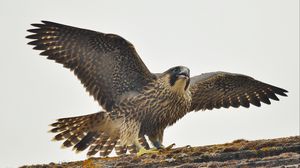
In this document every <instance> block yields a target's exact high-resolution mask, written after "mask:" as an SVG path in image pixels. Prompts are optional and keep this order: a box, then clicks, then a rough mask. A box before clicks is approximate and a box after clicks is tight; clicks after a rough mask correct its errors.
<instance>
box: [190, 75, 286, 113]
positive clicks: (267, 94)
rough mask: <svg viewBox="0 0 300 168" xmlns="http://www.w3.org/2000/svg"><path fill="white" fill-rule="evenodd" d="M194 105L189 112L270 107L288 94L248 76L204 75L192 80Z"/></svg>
mask: <svg viewBox="0 0 300 168" xmlns="http://www.w3.org/2000/svg"><path fill="white" fill-rule="evenodd" d="M190 91H191V94H192V105H191V109H190V111H193V110H195V111H198V110H206V109H208V110H211V109H213V108H221V107H225V108H228V107H230V106H232V107H239V106H243V107H249V106H250V103H251V104H253V105H255V106H260V105H261V103H260V102H264V103H266V104H271V102H270V100H269V99H273V100H279V99H278V98H277V96H276V94H278V95H281V96H287V95H286V94H285V93H287V91H286V90H284V89H282V88H278V87H276V86H272V85H269V84H266V83H263V82H260V81H257V80H255V79H253V78H251V77H249V76H245V75H241V74H233V73H227V72H212V73H205V74H202V75H199V76H195V77H192V78H191V86H190Z"/></svg>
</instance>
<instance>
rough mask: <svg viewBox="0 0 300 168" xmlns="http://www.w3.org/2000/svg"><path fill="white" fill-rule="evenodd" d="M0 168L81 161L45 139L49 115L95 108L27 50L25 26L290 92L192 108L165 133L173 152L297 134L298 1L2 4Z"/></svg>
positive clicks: (30, 0) (63, 74) (161, 66)
mask: <svg viewBox="0 0 300 168" xmlns="http://www.w3.org/2000/svg"><path fill="white" fill-rule="evenodd" d="M0 20H1V31H0V37H1V38H0V46H1V54H0V77H1V78H0V82H1V87H0V93H1V94H0V129H1V135H0V144H1V152H0V167H7V168H9V167H16V166H21V165H24V164H38V163H49V162H63V161H74V160H83V159H85V158H86V157H85V154H86V151H84V152H82V153H80V154H76V153H75V152H73V151H72V150H71V149H61V148H60V146H61V144H62V142H52V141H50V140H51V139H52V137H53V136H54V134H51V133H48V132H47V131H48V130H49V129H50V127H49V126H48V125H49V124H51V123H53V122H54V121H55V119H57V118H62V117H71V116H77V115H84V114H89V113H94V112H97V111H99V110H100V109H101V108H100V107H99V106H98V104H97V103H96V102H95V101H94V100H93V98H92V97H90V96H88V94H87V93H86V92H85V89H84V88H83V86H82V85H81V84H80V82H79V80H77V78H76V77H75V76H74V75H73V74H72V73H70V71H69V70H68V69H65V68H63V67H62V65H60V64H56V63H54V62H53V61H50V60H47V59H46V58H45V57H41V56H39V55H38V53H39V52H37V51H34V50H32V47H31V46H29V45H27V44H26V43H27V42H29V40H28V39H25V36H26V35H28V32H26V30H27V29H29V28H31V26H30V24H31V23H36V22H40V20H49V21H54V22H59V23H63V24H67V25H72V26H76V27H81V28H88V29H91V30H96V31H100V32H106V33H114V34H119V35H121V36H122V37H124V38H126V39H127V40H128V41H130V42H132V43H133V44H134V45H135V47H136V49H137V51H138V53H139V55H140V56H141V58H142V60H143V61H144V62H145V64H146V65H147V66H148V68H149V69H150V71H152V72H162V71H165V70H167V69H168V68H170V67H173V66H176V65H185V66H187V67H189V68H190V70H191V75H192V76H193V75H198V74H201V73H204V72H212V71H227V72H233V73H241V74H245V75H249V76H252V77H254V78H255V79H258V80H261V81H263V82H266V83H269V84H272V85H275V86H278V87H282V88H284V89H286V90H288V91H289V93H288V97H279V98H280V101H279V102H274V101H272V104H271V105H266V104H263V105H262V107H259V108H258V107H254V106H251V107H250V108H249V109H246V108H242V107H241V108H238V109H235V108H229V109H219V110H212V111H205V112H192V113H190V114H188V115H186V116H185V117H184V118H182V119H181V120H180V121H178V122H177V123H176V124H175V125H173V126H172V127H169V128H167V129H166V132H165V137H164V144H165V145H169V144H171V143H176V145H177V147H179V146H185V145H192V146H202V145H208V144H216V143H226V142H231V141H233V140H235V139H241V138H243V139H248V140H255V139H262V138H277V137H285V136H295V135H299V1H297V0H288V1H287V0H226V1H225V0H194V1H192V0H191V1H174V0H166V1H159V0H157V1H153V0H152V1H144V0H134V1H133V0H131V1H130V0H129V1H115V0H107V1H102V0H94V1H75V0H74V1H62V0H51V1H50V0H49V1H41V0H26V1H16V0H0Z"/></svg>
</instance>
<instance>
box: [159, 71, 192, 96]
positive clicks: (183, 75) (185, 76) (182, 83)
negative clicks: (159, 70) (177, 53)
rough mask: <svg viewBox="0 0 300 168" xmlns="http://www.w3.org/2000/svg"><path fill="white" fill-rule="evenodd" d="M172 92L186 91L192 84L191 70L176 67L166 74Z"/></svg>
mask: <svg viewBox="0 0 300 168" xmlns="http://www.w3.org/2000/svg"><path fill="white" fill-rule="evenodd" d="M164 76H166V77H167V81H168V83H169V85H170V87H171V89H172V90H175V91H186V90H187V89H188V87H189V84H190V70H189V69H188V68H187V67H184V66H176V67H173V68H170V69H168V70H167V71H165V72H164Z"/></svg>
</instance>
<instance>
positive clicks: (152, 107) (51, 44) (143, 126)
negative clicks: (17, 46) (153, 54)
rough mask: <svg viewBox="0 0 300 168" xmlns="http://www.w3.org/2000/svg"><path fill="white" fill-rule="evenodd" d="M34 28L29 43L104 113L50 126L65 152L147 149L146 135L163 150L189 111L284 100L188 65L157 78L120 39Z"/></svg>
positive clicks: (252, 83) (267, 88) (244, 81)
mask: <svg viewBox="0 0 300 168" xmlns="http://www.w3.org/2000/svg"><path fill="white" fill-rule="evenodd" d="M32 26H34V27H35V28H34V29H30V30H28V31H29V32H31V33H33V34H31V35H29V36H27V38H29V39H33V41H31V42H29V44H30V45H34V46H35V47H34V49H37V50H43V51H42V52H41V55H45V56H47V58H48V59H52V60H55V61H56V62H58V63H61V64H63V65H64V67H66V68H69V69H70V70H72V71H73V72H74V73H75V75H76V76H77V77H78V79H79V80H80V81H81V83H82V84H83V85H84V86H85V88H86V90H87V91H88V92H89V93H90V95H92V96H93V97H94V99H95V100H97V101H98V102H99V104H100V105H101V106H102V107H103V108H104V110H105V111H100V112H98V113H94V114H90V115H85V116H78V117H71V118H62V119H58V120H57V122H56V123H53V124H51V126H52V127H54V128H53V129H52V130H51V132H54V133H57V135H56V136H55V137H54V140H64V142H63V146H64V147H73V149H74V150H76V151H82V150H85V149H87V148H88V152H87V155H88V156H92V155H94V154H96V153H98V152H99V153H100V155H101V156H107V155H109V154H110V153H111V151H112V150H113V149H115V151H116V153H117V154H118V155H122V154H125V153H126V152H127V151H129V152H133V153H136V152H138V151H141V150H142V149H144V148H145V149H149V145H148V143H147V141H146V139H145V136H148V138H149V140H150V141H151V143H152V144H153V145H154V147H156V148H164V146H163V145H162V141H163V133H164V129H165V128H166V127H168V126H170V125H172V124H174V123H175V122H176V121H177V120H179V119H180V118H182V117H183V116H184V115H185V114H187V113H188V112H190V111H194V110H195V111H197V110H206V109H209V110H211V109H213V108H220V107H225V108H228V107H230V106H232V107H239V106H244V107H249V106H250V104H253V105H255V106H260V102H263V103H266V104H270V100H269V99H273V100H278V98H277V96H276V94H278V95H281V96H286V94H285V93H286V92H287V91H286V90H284V89H281V88H278V87H275V86H272V85H269V84H266V83H263V82H260V81H257V80H255V79H253V78H251V77H248V76H245V75H240V74H232V73H226V72H213V73H207V74H202V75H199V76H196V77H192V78H190V75H189V74H190V72H189V69H188V68H186V67H183V66H177V67H173V68H171V69H169V70H167V71H165V72H164V73H161V74H153V73H151V72H150V71H149V70H148V69H147V67H146V66H145V65H144V63H143V62H142V60H141V59H140V57H139V56H138V54H137V52H136V51H135V49H134V47H133V45H132V44H131V43H130V42H128V41H126V40H125V39H124V38H122V37H120V36H117V35H113V34H104V33H100V32H95V31H91V30H86V29H80V28H75V27H71V26H66V25H62V24H58V23H53V22H48V21H42V23H41V24H32Z"/></svg>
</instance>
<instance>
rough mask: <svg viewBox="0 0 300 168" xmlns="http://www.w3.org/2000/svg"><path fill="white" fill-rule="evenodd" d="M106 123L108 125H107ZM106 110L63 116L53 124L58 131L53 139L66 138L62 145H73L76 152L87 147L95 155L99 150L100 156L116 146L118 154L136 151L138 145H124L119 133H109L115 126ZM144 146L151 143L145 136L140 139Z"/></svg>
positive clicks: (91, 154)
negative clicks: (82, 114)
mask: <svg viewBox="0 0 300 168" xmlns="http://www.w3.org/2000/svg"><path fill="white" fill-rule="evenodd" d="M105 124H106V125H105ZM112 124H114V123H112V122H111V119H110V117H109V115H108V114H107V113H106V112H103V111H102V112H98V113H94V114H89V115H85V116H78V117H70V118H61V119H58V120H57V122H55V123H53V124H51V125H50V126H52V127H54V128H52V129H51V130H50V132H52V133H57V135H56V136H55V137H54V138H53V140H57V141H60V140H64V142H63V144H62V147H72V146H73V150H75V151H76V152H80V151H83V150H85V149H87V148H89V149H88V152H87V156H93V155H95V154H96V153H98V152H99V154H100V156H102V157H105V156H108V155H109V154H110V153H111V152H112V150H113V149H114V148H115V152H116V154H117V155H124V154H126V152H127V151H129V152H130V153H136V152H137V151H136V147H135V146H134V145H131V146H127V147H126V146H122V145H121V142H120V139H119V138H118V137H119V135H109V134H108V133H107V130H103V129H109V128H113V127H114V125H112ZM139 141H140V143H141V145H142V146H144V147H145V148H146V149H149V145H148V143H147V141H146V139H145V137H144V136H140V139H139Z"/></svg>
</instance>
